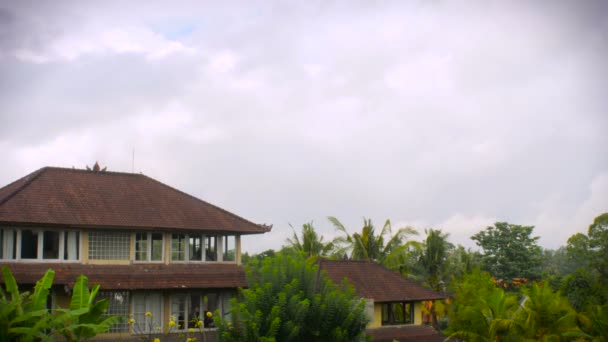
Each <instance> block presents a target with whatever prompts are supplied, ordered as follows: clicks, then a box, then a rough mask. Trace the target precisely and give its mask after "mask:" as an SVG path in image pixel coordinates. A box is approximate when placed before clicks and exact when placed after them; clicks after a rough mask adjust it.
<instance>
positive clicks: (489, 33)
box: [0, 0, 608, 252]
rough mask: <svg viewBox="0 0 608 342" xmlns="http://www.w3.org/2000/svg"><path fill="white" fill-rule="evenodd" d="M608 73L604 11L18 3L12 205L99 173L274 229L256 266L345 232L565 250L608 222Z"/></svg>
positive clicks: (353, 4)
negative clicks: (532, 242) (83, 173)
mask: <svg viewBox="0 0 608 342" xmlns="http://www.w3.org/2000/svg"><path fill="white" fill-rule="evenodd" d="M532 3H534V4H532ZM607 61H608V6H607V5H606V2H602V1H600V0H598V1H594V0H590V1H580V2H579V1H534V2H531V1H521V2H513V1H444V0H435V1H433V0H429V1H395V2H391V1H387V2H380V1H361V2H359V1H344V2H341V1H337V2H333V1H318V2H317V1H289V2H286V1H277V2H271V1H242V2H238V1H237V2H231V1H229V2H225V1H221V2H220V1H217V2H213V1H194V2H184V1H178V2H173V1H172V2H154V3H151V2H147V1H146V2H143V1H141V2H138V1H128V2H125V1H120V2H112V1H97V2H94V1H74V2H65V1H36V2H27V1H24V2H21V1H20V2H17V1H2V2H0V151H1V152H2V165H1V167H0V186H3V185H5V184H8V183H9V182H12V181H13V180H15V179H17V178H19V177H22V176H24V175H26V174H27V173H30V172H32V171H34V170H36V169H38V168H40V167H43V166H63V167H72V166H75V167H77V168H84V167H85V166H86V165H92V164H93V163H94V162H95V161H96V160H98V161H99V163H100V164H101V165H102V166H106V165H107V166H108V169H109V170H112V171H124V172H131V171H132V170H134V171H135V172H142V173H144V174H146V175H148V176H151V177H153V178H156V179H158V180H160V181H162V182H164V183H167V184H169V185H172V186H174V187H176V188H179V189H181V190H183V191H186V192H188V193H191V194H193V195H195V196H197V197H200V198H203V199H205V200H208V201H210V202H212V203H215V204H217V205H219V206H222V207H224V208H226V209H228V210H230V211H233V212H235V213H237V214H239V215H241V216H243V217H245V218H248V219H250V220H252V221H254V222H258V223H272V224H274V229H273V231H272V233H270V234H265V235H264V236H255V237H248V238H247V239H246V240H245V242H244V248H245V250H248V251H250V252H259V251H262V250H265V249H268V248H279V247H280V246H281V244H282V243H283V242H284V240H285V238H286V237H288V236H289V235H290V234H291V229H290V228H289V224H290V223H291V224H292V225H294V226H296V227H297V226H300V225H301V224H303V223H306V222H309V221H314V225H315V226H316V227H317V229H318V230H319V231H320V232H321V233H322V234H323V235H324V236H325V238H326V240H327V239H331V238H332V237H333V236H335V235H336V233H335V232H334V230H333V228H332V227H331V226H330V224H329V223H328V221H327V219H326V217H327V216H329V215H332V216H336V217H338V218H339V219H340V220H341V221H342V222H343V223H345V225H346V226H347V227H350V229H351V230H352V231H354V230H355V229H359V228H360V226H361V223H362V220H363V217H367V218H371V219H372V220H373V221H374V222H375V223H376V224H377V225H378V226H381V223H382V222H383V221H384V220H386V219H387V218H388V219H391V221H392V222H393V226H402V225H412V226H414V227H415V228H417V229H419V230H420V231H423V230H424V228H428V227H435V228H442V229H443V230H444V231H447V232H449V233H450V239H451V241H452V242H454V243H461V244H464V245H465V246H474V243H473V242H472V241H471V240H470V236H471V235H472V234H474V233H475V232H477V231H479V230H481V229H483V228H485V227H486V226H488V225H491V224H492V223H493V222H495V221H508V222H510V223H515V224H525V225H535V226H536V229H535V233H536V234H537V235H539V236H541V240H540V243H541V245H543V246H545V247H548V248H556V247H558V246H560V245H563V244H565V242H566V240H567V238H568V237H569V236H570V235H572V234H573V233H575V232H579V231H580V232H582V231H586V229H587V227H588V225H589V224H590V223H591V222H592V220H593V218H594V217H595V216H597V215H599V214H600V213H602V212H606V211H608V153H607V150H608V149H607V147H608V96H607V94H608V62H607ZM133 151H134V152H135V153H134V156H135V158H134V160H133ZM133 162H134V168H133Z"/></svg>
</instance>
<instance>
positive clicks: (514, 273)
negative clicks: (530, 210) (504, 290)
mask: <svg viewBox="0 0 608 342" xmlns="http://www.w3.org/2000/svg"><path fill="white" fill-rule="evenodd" d="M533 230H534V226H520V225H514V224H509V223H507V222H496V223H495V224H494V226H491V227H487V228H486V229H485V230H483V231H481V232H479V233H477V234H475V235H473V236H472V237H471V239H472V240H474V241H476V243H477V245H478V246H480V247H481V248H482V249H483V252H482V257H481V259H482V266H483V269H484V270H486V271H488V272H490V274H492V275H493V276H494V277H496V278H497V279H502V280H503V281H504V282H505V284H507V285H506V286H510V285H511V283H512V282H513V281H514V278H525V279H537V278H539V277H540V274H541V269H540V267H541V265H542V250H541V248H540V246H538V244H537V241H538V239H539V237H538V236H535V237H532V236H531V234H532V231H533Z"/></svg>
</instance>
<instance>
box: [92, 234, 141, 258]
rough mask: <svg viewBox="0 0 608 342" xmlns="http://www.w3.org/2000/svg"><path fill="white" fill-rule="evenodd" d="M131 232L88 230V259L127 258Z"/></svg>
mask: <svg viewBox="0 0 608 342" xmlns="http://www.w3.org/2000/svg"><path fill="white" fill-rule="evenodd" d="M130 247H131V233H129V232H117V231H113V232H112V231H105V232H89V259H91V260H129V257H130V256H129V254H130Z"/></svg>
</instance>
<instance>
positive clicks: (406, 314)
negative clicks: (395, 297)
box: [382, 302, 414, 325]
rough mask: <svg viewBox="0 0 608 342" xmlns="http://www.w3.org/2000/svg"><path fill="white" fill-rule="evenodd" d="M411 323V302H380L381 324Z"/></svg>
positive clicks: (412, 312)
mask: <svg viewBox="0 0 608 342" xmlns="http://www.w3.org/2000/svg"><path fill="white" fill-rule="evenodd" d="M411 323H414V304H413V303H408V302H393V303H382V325H392V324H411Z"/></svg>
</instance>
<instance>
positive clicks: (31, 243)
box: [21, 230, 38, 259]
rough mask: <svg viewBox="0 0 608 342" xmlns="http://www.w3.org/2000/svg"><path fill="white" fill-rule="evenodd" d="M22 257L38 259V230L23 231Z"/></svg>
mask: <svg viewBox="0 0 608 342" xmlns="http://www.w3.org/2000/svg"><path fill="white" fill-rule="evenodd" d="M21 259H38V232H37V231H33V230H22V231H21Z"/></svg>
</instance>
